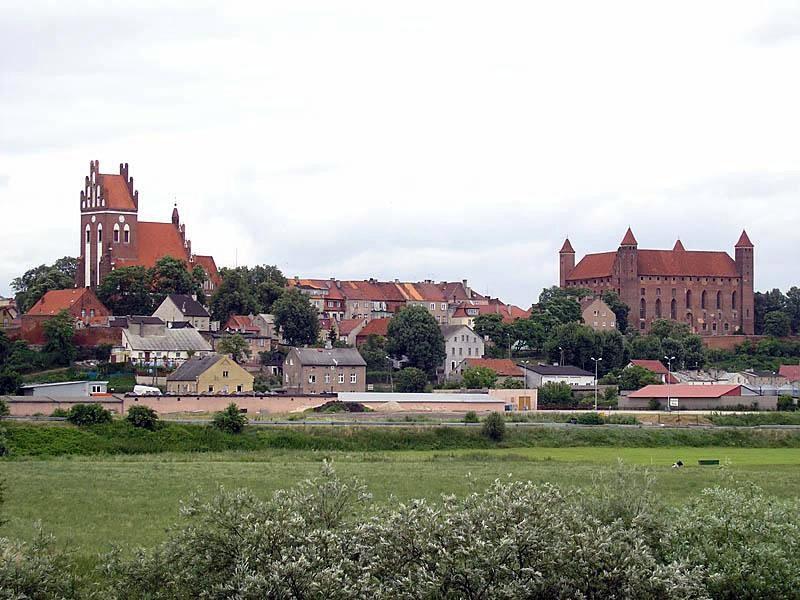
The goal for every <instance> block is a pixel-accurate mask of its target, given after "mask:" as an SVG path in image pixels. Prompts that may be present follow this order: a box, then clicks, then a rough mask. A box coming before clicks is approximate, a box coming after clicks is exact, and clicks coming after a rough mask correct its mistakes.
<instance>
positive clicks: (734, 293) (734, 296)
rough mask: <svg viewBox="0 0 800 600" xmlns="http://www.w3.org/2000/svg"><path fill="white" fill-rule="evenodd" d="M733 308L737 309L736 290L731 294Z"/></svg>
mask: <svg viewBox="0 0 800 600" xmlns="http://www.w3.org/2000/svg"><path fill="white" fill-rule="evenodd" d="M731 308H732V309H733V310H736V292H733V293H732V294H731Z"/></svg>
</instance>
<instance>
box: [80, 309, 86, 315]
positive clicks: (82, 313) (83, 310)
mask: <svg viewBox="0 0 800 600" xmlns="http://www.w3.org/2000/svg"><path fill="white" fill-rule="evenodd" d="M85 316H86V309H85V308H82V309H81V317H85Z"/></svg>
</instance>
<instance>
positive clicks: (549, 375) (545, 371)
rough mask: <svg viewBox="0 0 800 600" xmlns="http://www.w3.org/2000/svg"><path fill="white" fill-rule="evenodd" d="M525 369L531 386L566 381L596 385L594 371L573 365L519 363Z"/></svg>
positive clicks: (578, 384) (527, 380) (573, 384)
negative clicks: (590, 371)
mask: <svg viewBox="0 0 800 600" xmlns="http://www.w3.org/2000/svg"><path fill="white" fill-rule="evenodd" d="M519 366H520V367H521V368H523V369H525V372H526V375H525V381H526V383H527V384H528V385H529V386H531V387H537V388H538V387H541V386H543V385H544V384H545V383H566V384H568V385H572V386H580V385H594V373H589V371H584V370H583V369H581V368H579V367H573V366H571V365H563V366H561V365H542V364H539V365H525V364H521V365H519Z"/></svg>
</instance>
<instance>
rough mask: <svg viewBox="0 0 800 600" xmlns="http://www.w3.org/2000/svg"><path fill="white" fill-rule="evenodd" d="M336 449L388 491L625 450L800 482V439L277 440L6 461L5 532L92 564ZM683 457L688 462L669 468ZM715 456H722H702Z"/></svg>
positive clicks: (290, 479)
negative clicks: (329, 443) (473, 444)
mask: <svg viewBox="0 0 800 600" xmlns="http://www.w3.org/2000/svg"><path fill="white" fill-rule="evenodd" d="M325 457H330V458H332V459H333V460H334V464H335V465H336V467H337V470H338V471H339V472H340V474H342V475H344V476H350V475H356V476H358V477H360V478H361V479H363V480H364V481H365V482H366V483H367V485H368V486H369V488H370V490H371V491H372V492H373V494H374V495H375V497H376V498H377V499H378V500H380V501H381V502H397V501H404V500H408V499H410V498H416V497H426V498H429V499H433V500H435V499H437V498H438V497H439V495H440V494H443V493H455V494H466V493H468V492H469V491H470V489H472V488H471V486H476V487H478V488H482V487H484V486H486V485H487V484H488V483H489V482H491V481H492V480H493V479H495V478H498V477H501V478H505V477H509V476H510V477H513V478H517V479H530V480H533V481H536V482H545V481H549V482H554V483H558V484H561V485H567V486H572V485H574V486H580V485H587V484H589V483H591V481H592V479H593V478H595V477H598V476H603V473H604V470H605V469H606V468H607V467H608V466H610V465H613V464H615V463H616V461H617V459H622V460H624V461H625V462H626V463H630V464H639V465H647V466H648V467H649V468H652V471H653V472H654V473H655V474H656V475H657V478H658V479H657V489H658V491H659V492H660V493H661V494H663V496H664V498H665V499H666V500H667V501H668V502H671V503H676V504H677V503H680V502H684V501H685V500H686V499H687V498H690V497H691V496H693V495H695V494H697V493H699V492H700V490H702V489H703V488H704V487H708V486H710V485H714V484H717V483H729V482H730V481H731V480H732V478H736V480H738V481H741V482H744V481H750V482H754V483H757V484H759V485H761V486H762V487H764V488H765V490H766V491H768V492H770V493H772V494H775V495H776V496H782V497H788V496H795V495H797V490H800V469H798V468H797V466H798V464H800V449H795V448H786V449H782V448H763V449H762V448H753V449H751V448H730V447H726V448H715V447H706V448H692V447H673V448H613V447H602V448H591V447H579V448H508V449H499V450H452V451H451V450H446V451H401V452H371V453H356V452H351V453H346V452H319V451H316V452H315V451H295V450H274V451H258V452H222V453H205V454H191V453H163V454H158V455H135V456H110V457H109V456H103V457H98V456H95V457H72V458H68V457H65V458H52V459H45V460H35V459H26V460H15V461H5V462H2V463H0V474H2V477H4V478H5V480H6V485H7V501H6V504H5V506H4V509H3V510H4V512H5V514H6V516H7V517H8V518H9V519H10V521H9V523H8V524H7V525H6V526H5V527H4V528H3V535H6V536H9V537H21V538H28V537H30V535H31V533H32V524H33V522H34V521H36V520H40V521H41V522H42V524H43V526H44V528H45V530H47V531H49V532H51V533H53V534H54V535H55V536H56V538H57V539H58V541H59V543H60V544H62V545H65V546H67V547H70V548H72V549H74V550H75V552H76V553H77V555H78V558H79V560H80V562H81V563H82V564H83V565H84V566H86V567H88V566H89V565H91V564H92V563H93V562H94V560H95V556H96V555H97V553H99V552H102V551H104V550H106V549H108V548H109V547H110V545H111V544H113V543H119V544H124V545H126V546H130V545H135V544H140V545H151V544H154V543H157V542H158V541H159V540H161V539H163V537H164V532H165V529H166V528H167V527H168V526H169V525H170V524H171V523H174V522H176V520H177V519H178V508H179V506H180V501H181V500H182V499H185V498H187V497H189V496H190V495H191V494H192V493H194V492H197V493H199V494H201V495H203V496H209V495H211V494H212V493H213V492H214V490H215V489H216V488H217V487H218V486H220V485H223V486H225V487H226V488H236V487H247V488H250V489H252V490H254V491H255V492H256V493H258V494H260V495H267V494H269V493H270V492H272V491H273V490H275V489H279V488H283V487H287V486H290V485H292V484H293V483H295V482H297V481H298V480H300V479H303V478H306V477H311V476H313V475H315V474H316V473H317V472H318V470H319V463H320V461H321V460H322V459H323V458H325ZM678 458H680V459H681V460H683V461H684V463H686V465H687V467H685V468H684V469H680V470H677V469H671V468H670V465H671V464H672V463H673V462H674V461H675V460H676V459H678ZM698 458H719V459H720V460H722V461H725V462H726V465H725V466H724V467H721V468H719V467H699V466H697V459H698Z"/></svg>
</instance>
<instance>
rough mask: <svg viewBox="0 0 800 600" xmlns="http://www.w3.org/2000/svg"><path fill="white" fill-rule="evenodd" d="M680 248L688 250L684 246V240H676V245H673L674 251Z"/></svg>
mask: <svg viewBox="0 0 800 600" xmlns="http://www.w3.org/2000/svg"><path fill="white" fill-rule="evenodd" d="M679 250H686V248H684V247H683V242H681V241H680V240H676V241H675V245H674V246H673V247H672V251H673V252H678V251H679Z"/></svg>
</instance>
